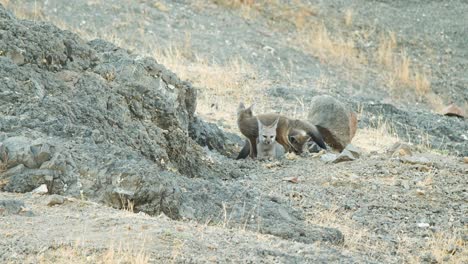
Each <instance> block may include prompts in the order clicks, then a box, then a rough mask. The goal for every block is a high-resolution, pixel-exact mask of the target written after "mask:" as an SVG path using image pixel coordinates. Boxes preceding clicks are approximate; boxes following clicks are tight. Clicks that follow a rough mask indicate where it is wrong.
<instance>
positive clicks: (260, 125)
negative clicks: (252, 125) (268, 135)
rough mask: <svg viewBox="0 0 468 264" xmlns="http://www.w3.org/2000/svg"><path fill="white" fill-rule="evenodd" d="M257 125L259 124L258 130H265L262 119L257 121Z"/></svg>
mask: <svg viewBox="0 0 468 264" xmlns="http://www.w3.org/2000/svg"><path fill="white" fill-rule="evenodd" d="M257 123H258V128H259V129H262V128H263V124H262V121H260V119H257Z"/></svg>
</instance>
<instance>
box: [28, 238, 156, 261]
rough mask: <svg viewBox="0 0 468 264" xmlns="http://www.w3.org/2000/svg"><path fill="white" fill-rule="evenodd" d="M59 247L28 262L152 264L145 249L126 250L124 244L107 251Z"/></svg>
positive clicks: (66, 246)
mask: <svg viewBox="0 0 468 264" xmlns="http://www.w3.org/2000/svg"><path fill="white" fill-rule="evenodd" d="M80 244H82V243H80V242H77V243H75V244H74V245H59V246H56V247H54V248H51V249H48V250H46V251H44V252H42V253H40V254H38V255H36V256H30V257H28V258H27V260H28V261H31V262H34V263H40V264H49V263H58V264H65V263H77V264H79V263H99V264H115V263H129V264H145V263H150V256H149V255H148V254H146V253H145V251H144V249H143V248H142V249H137V250H129V249H126V248H124V246H123V245H122V243H120V244H119V246H118V247H117V248H115V246H114V245H113V244H111V245H109V247H108V248H107V249H105V250H94V249H90V248H89V247H84V246H82V245H80Z"/></svg>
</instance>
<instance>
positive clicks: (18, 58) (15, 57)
mask: <svg viewBox="0 0 468 264" xmlns="http://www.w3.org/2000/svg"><path fill="white" fill-rule="evenodd" d="M6 56H7V57H9V58H10V59H11V60H12V61H13V62H14V63H15V64H17V65H20V66H21V65H23V64H24V63H25V61H24V56H23V54H21V52H20V51H17V50H11V51H9V52H7V54H6Z"/></svg>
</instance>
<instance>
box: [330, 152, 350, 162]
mask: <svg viewBox="0 0 468 264" xmlns="http://www.w3.org/2000/svg"><path fill="white" fill-rule="evenodd" d="M355 159H356V157H355V156H354V155H353V153H352V152H351V151H349V150H347V149H345V150H343V151H342V152H341V153H340V154H339V155H338V156H337V157H336V159H335V160H333V161H332V163H340V162H343V161H353V160H355Z"/></svg>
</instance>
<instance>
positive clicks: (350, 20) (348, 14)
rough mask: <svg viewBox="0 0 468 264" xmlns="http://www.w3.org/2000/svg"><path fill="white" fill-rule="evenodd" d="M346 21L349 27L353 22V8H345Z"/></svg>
mask: <svg viewBox="0 0 468 264" xmlns="http://www.w3.org/2000/svg"><path fill="white" fill-rule="evenodd" d="M344 23H345V25H346V26H348V27H349V26H351V25H352V24H353V10H352V9H346V10H345V14H344Z"/></svg>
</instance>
